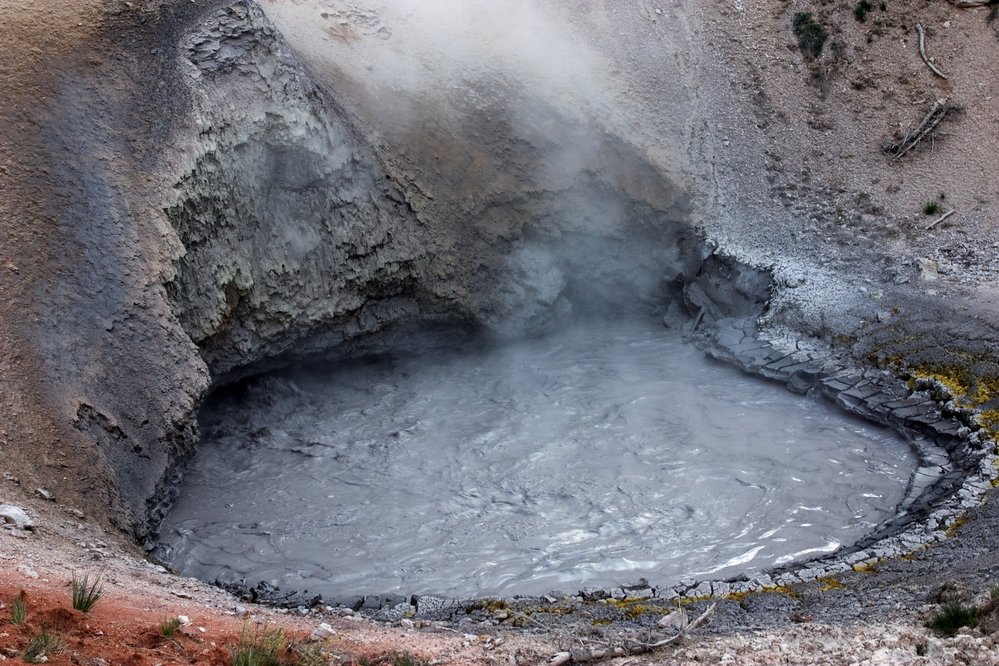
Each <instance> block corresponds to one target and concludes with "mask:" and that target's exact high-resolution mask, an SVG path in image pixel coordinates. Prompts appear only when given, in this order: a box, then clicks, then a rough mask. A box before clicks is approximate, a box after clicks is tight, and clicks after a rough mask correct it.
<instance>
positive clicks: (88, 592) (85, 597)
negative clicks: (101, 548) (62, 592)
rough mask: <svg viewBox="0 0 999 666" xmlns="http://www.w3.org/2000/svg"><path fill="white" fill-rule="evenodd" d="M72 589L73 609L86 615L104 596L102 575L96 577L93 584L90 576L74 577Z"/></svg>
mask: <svg viewBox="0 0 999 666" xmlns="http://www.w3.org/2000/svg"><path fill="white" fill-rule="evenodd" d="M72 588H73V608H75V609H76V610H78V611H83V612H84V613H89V612H90V609H91V608H93V607H94V604H96V603H97V602H98V601H99V600H100V598H101V597H102V596H103V595H104V586H103V585H102V584H101V576H100V574H98V575H97V576H95V577H94V580H93V581H92V582H91V580H90V574H84V576H83V578H77V577H76V576H73V582H72Z"/></svg>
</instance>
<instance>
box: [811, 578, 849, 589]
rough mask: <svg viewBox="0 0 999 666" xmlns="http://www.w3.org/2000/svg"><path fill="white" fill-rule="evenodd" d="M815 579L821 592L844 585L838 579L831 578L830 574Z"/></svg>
mask: <svg viewBox="0 0 999 666" xmlns="http://www.w3.org/2000/svg"><path fill="white" fill-rule="evenodd" d="M816 580H817V582H819V583H821V585H820V587H819V589H820V590H822V591H823V592H828V591H829V590H838V589H841V588H845V587H846V585H844V584H843V583H841V582H839V580H838V579H836V578H833V577H832V576H826V577H825V578H818V579H816Z"/></svg>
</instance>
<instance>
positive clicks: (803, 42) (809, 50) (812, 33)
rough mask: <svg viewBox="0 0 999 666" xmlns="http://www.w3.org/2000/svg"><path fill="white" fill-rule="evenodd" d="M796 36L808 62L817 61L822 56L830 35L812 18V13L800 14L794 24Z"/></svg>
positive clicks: (796, 15)
mask: <svg viewBox="0 0 999 666" xmlns="http://www.w3.org/2000/svg"><path fill="white" fill-rule="evenodd" d="M791 25H792V27H793V28H794V34H795V36H796V37H797V38H798V48H800V49H801V52H802V54H804V56H805V58H806V59H808V60H815V59H816V58H818V57H819V56H820V55H822V47H823V46H825V43H826V39H827V38H828V37H829V33H828V32H826V29H825V28H823V27H822V24H821V23H819V22H818V21H816V20H815V19H814V18H813V17H812V13H811V12H798V13H796V14H795V15H794V21H793V22H792V24H791Z"/></svg>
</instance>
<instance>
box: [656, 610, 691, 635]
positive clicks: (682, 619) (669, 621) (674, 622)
mask: <svg viewBox="0 0 999 666" xmlns="http://www.w3.org/2000/svg"><path fill="white" fill-rule="evenodd" d="M656 624H658V625H659V626H660V627H662V628H663V629H676V630H677V631H683V630H684V629H685V628H686V627H687V611H685V610H684V609H682V608H680V609H678V610H675V611H673V612H672V613H667V614H666V615H663V616H662V617H661V618H659V621H658V622H656Z"/></svg>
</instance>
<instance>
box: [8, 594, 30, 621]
mask: <svg viewBox="0 0 999 666" xmlns="http://www.w3.org/2000/svg"><path fill="white" fill-rule="evenodd" d="M27 619H28V606H27V604H25V603H24V599H22V598H21V597H17V598H16V599H14V601H12V602H10V621H11V622H13V623H14V624H24V622H25V620H27Z"/></svg>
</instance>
